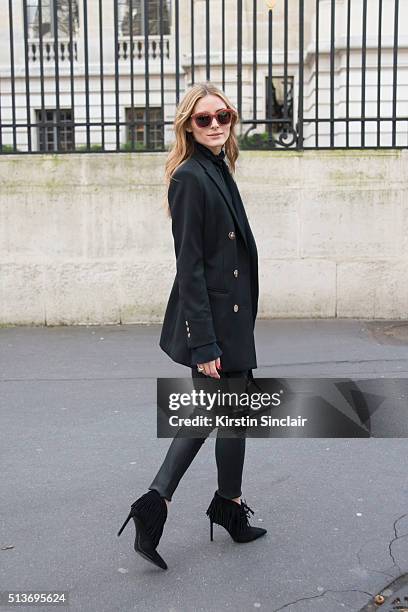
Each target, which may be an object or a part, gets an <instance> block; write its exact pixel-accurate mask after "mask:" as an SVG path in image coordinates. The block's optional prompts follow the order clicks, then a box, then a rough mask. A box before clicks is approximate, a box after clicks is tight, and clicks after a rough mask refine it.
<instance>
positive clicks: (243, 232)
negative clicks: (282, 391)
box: [159, 147, 259, 376]
mask: <svg viewBox="0 0 408 612" xmlns="http://www.w3.org/2000/svg"><path fill="white" fill-rule="evenodd" d="M233 186H234V189H235V190H236V196H237V197H236V198H235V200H234V201H235V202H237V205H238V206H239V207H240V212H241V215H240V217H241V219H240V218H239V216H238V215H237V213H236V211H235V208H234V205H233V202H232V199H231V194H230V192H229V190H228V188H227V187H226V185H225V183H224V181H223V179H222V178H221V176H220V175H219V174H218V171H217V169H216V167H215V165H214V163H213V162H212V161H211V159H208V158H207V157H206V156H205V155H203V154H202V153H201V151H200V150H199V149H198V148H197V147H196V148H195V150H194V152H193V154H192V156H191V157H190V158H189V159H187V160H185V161H184V162H183V163H182V164H181V165H180V166H179V167H178V168H177V169H176V170H175V172H174V173H173V176H172V178H171V181H170V185H169V189H168V200H169V206H170V211H171V219H172V233H173V239H174V249H175V254H176V270H177V271H176V277H175V279H174V282H173V286H172V289H171V292H170V297H169V300H168V304H167V308H166V311H165V315H164V320H163V326H162V331H161V336H160V341H159V346H160V347H161V348H162V350H163V351H164V352H165V353H167V354H168V355H169V357H170V358H171V359H173V360H174V361H175V362H177V363H181V364H183V365H186V366H189V367H191V365H192V363H191V349H193V348H196V347H202V346H203V345H208V344H209V343H212V342H216V343H217V345H218V346H219V348H220V349H221V351H222V354H221V356H220V360H221V366H222V370H223V371H225V372H229V371H235V370H245V369H248V370H250V375H251V376H252V368H256V367H257V360H256V350H255V340H254V327H255V319H256V315H257V311H258V295H259V284H258V253H257V247H256V243H255V239H254V236H253V234H252V231H251V228H250V225H249V222H248V218H247V215H246V213H245V209H244V206H243V203H242V200H241V197H240V195H239V191H238V188H237V186H236V183H235V181H233Z"/></svg>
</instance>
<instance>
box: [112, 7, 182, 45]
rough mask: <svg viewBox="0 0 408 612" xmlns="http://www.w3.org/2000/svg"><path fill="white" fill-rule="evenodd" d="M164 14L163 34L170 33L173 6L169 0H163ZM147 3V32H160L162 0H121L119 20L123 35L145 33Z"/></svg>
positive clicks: (155, 33)
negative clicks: (145, 0) (131, 32)
mask: <svg viewBox="0 0 408 612" xmlns="http://www.w3.org/2000/svg"><path fill="white" fill-rule="evenodd" d="M161 3H162V15H163V26H162V28H163V29H162V33H163V35H167V34H170V15H171V7H170V2H169V0H161ZM145 4H146V10H147V13H148V14H147V22H148V32H147V34H152V35H159V34H160V0H148V1H147V2H146V3H145V2H144V0H119V1H118V20H119V32H120V34H121V35H122V36H130V30H131V28H132V31H133V36H143V35H144V33H145Z"/></svg>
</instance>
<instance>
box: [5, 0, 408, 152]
mask: <svg viewBox="0 0 408 612" xmlns="http://www.w3.org/2000/svg"><path fill="white" fill-rule="evenodd" d="M248 4H249V3H248ZM401 6H402V5H401ZM401 6H400V2H399V0H370V2H368V0H342V1H341V2H339V1H336V0H293V1H291V2H290V3H289V0H269V1H268V0H267V1H266V2H263V3H260V2H259V0H258V1H257V0H253V2H252V5H251V6H250V7H249V8H248V6H247V5H245V7H244V5H243V2H242V0H217V1H215V2H211V3H210V1H209V0H200V1H199V2H198V1H197V0H171V1H170V0H92V1H91V0H81V1H80V2H79V1H78V0H7V1H5V2H4V3H3V8H2V9H0V14H1V16H2V17H3V19H1V20H0V28H1V32H2V40H3V43H2V45H1V46H0V75H1V81H0V86H1V90H0V152H2V153H3V154H4V153H44V152H57V153H72V152H88V151H93V152H104V151H118V152H119V151H165V150H166V149H167V148H168V146H169V144H170V143H171V141H172V123H173V118H174V113H175V109H176V105H177V104H178V102H179V100H180V98H181V96H182V94H183V92H184V90H185V89H186V87H188V86H189V85H191V84H193V83H195V82H197V81H204V80H209V81H212V82H213V83H215V84H217V85H219V86H220V87H221V88H222V89H223V90H224V91H225V93H226V94H227V95H228V96H229V97H230V98H231V100H232V101H233V103H234V104H235V105H236V107H237V110H238V112H239V115H240V123H239V126H238V127H239V140H240V145H241V148H249V149H251V148H252V149H259V148H264V149H270V150H282V149H285V150H292V149H299V150H302V149H308V148H321V149H326V148H327V149H330V148H350V147H353V148H367V147H381V148H390V147H391V148H405V147H407V146H408V130H407V125H408V107H407V99H406V98H408V94H407V92H406V88H404V83H405V82H406V81H407V79H406V74H407V72H406V70H407V68H405V65H406V61H405V62H400V63H399V24H400V21H401V16H400V13H401ZM402 9H403V10H405V11H407V7H405V6H402ZM390 15H391V19H390ZM386 16H387V19H386V18H385V17H386ZM406 17H408V13H407V15H406ZM404 71H405V72H404ZM404 79H405V81H404ZM404 96H405V99H404Z"/></svg>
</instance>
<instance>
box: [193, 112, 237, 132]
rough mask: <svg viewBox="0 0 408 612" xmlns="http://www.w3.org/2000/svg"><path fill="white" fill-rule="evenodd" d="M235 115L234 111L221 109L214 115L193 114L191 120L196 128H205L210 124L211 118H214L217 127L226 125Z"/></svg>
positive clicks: (205, 113) (206, 113)
mask: <svg viewBox="0 0 408 612" xmlns="http://www.w3.org/2000/svg"><path fill="white" fill-rule="evenodd" d="M235 115H236V113H235V111H233V110H232V109H231V108H221V109H220V110H218V111H217V112H216V113H209V112H207V111H205V112H201V113H194V115H191V119H193V120H194V121H195V124H196V126H197V127H199V128H206V127H208V126H209V125H211V124H212V120H213V117H215V118H216V120H217V123H218V125H228V124H229V123H231V120H232V117H233V116H235Z"/></svg>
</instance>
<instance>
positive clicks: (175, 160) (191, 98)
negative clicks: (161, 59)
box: [164, 81, 239, 217]
mask: <svg viewBox="0 0 408 612" xmlns="http://www.w3.org/2000/svg"><path fill="white" fill-rule="evenodd" d="M209 94H212V95H215V96H218V97H219V98H221V99H222V100H224V102H225V106H226V108H231V109H232V110H234V111H235V113H236V115H235V116H234V115H233V117H232V121H231V127H230V134H229V137H228V139H227V140H226V142H225V145H224V151H225V161H226V162H227V165H228V168H229V170H230V172H231V173H234V172H235V162H236V160H237V158H238V155H239V148H238V140H237V136H236V134H235V125H236V124H237V123H238V121H239V115H238V111H237V110H236V108H235V107H234V106H233V104H232V103H231V102H230V100H229V99H228V97H227V96H226V95H225V93H224V92H223V91H222V90H221V89H219V88H218V87H216V86H215V85H213V84H212V83H211V82H209V81H205V82H203V83H195V84H194V85H193V86H192V87H190V89H188V90H187V92H186V93H185V94H184V96H183V99H182V100H181V101H180V102H179V104H178V106H177V108H176V116H175V119H174V124H173V126H174V133H175V136H176V138H175V141H174V143H173V145H172V147H171V149H170V152H169V155H168V157H167V160H166V164H165V172H164V178H165V183H166V195H165V199H164V207H165V209H166V213H167V216H168V217H171V212H170V207H169V202H168V197H167V192H168V187H169V185H170V181H171V179H172V176H173V173H174V172H175V170H176V169H177V168H178V167H179V166H180V165H181V164H182V163H183V162H184V161H186V160H187V159H189V158H190V157H191V155H192V154H193V152H194V137H193V134H192V133H191V132H187V130H186V127H189V126H188V123H189V120H190V117H191V115H192V114H193V110H194V107H195V104H196V102H197V101H198V100H200V99H201V98H204V96H207V95H209Z"/></svg>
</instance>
